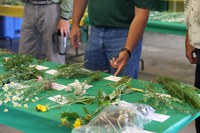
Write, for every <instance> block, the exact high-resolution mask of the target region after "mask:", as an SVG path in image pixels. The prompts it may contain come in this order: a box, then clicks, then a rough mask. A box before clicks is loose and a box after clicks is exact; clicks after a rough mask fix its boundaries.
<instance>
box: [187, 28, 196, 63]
mask: <svg viewBox="0 0 200 133" xmlns="http://www.w3.org/2000/svg"><path fill="white" fill-rule="evenodd" d="M195 51H196V48H194V47H193V46H192V45H191V44H190V42H189V37H188V31H187V33H186V37H185V56H186V58H187V59H188V60H189V62H190V63H191V64H196V63H197V58H196V57H195V56H194V54H195Z"/></svg>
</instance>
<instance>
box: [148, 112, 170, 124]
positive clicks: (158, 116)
mask: <svg viewBox="0 0 200 133" xmlns="http://www.w3.org/2000/svg"><path fill="white" fill-rule="evenodd" d="M151 118H152V120H154V121H158V122H164V121H166V120H167V119H169V118H170V116H169V115H163V114H158V113H152V114H151Z"/></svg>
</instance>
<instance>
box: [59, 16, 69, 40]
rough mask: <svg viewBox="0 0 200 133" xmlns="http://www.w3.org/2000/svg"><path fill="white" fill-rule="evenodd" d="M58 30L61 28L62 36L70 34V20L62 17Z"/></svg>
mask: <svg viewBox="0 0 200 133" xmlns="http://www.w3.org/2000/svg"><path fill="white" fill-rule="evenodd" d="M57 29H58V30H60V34H61V36H69V31H70V24H69V21H68V20H64V19H62V18H61V19H60V20H59V22H58V27H57Z"/></svg>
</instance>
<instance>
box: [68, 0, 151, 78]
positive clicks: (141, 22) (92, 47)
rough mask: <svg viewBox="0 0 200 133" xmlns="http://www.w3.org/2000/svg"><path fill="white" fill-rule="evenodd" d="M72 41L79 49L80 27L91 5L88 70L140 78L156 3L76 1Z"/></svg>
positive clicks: (115, 0)
mask: <svg viewBox="0 0 200 133" xmlns="http://www.w3.org/2000/svg"><path fill="white" fill-rule="evenodd" d="M73 5H74V7H73V16H72V19H73V24H72V29H71V33H70V40H71V44H72V45H73V47H78V45H79V42H80V37H81V32H80V29H79V23H80V20H81V18H82V16H83V13H84V11H85V9H86V7H87V5H88V15H89V20H90V22H91V25H92V26H91V31H90V36H89V39H88V41H87V45H86V49H85V60H86V63H85V67H86V68H88V69H91V70H99V71H104V72H105V71H106V72H108V73H110V74H114V75H121V76H131V77H133V78H137V77H138V70H139V62H140V55H141V49H142V35H143V32H144V29H145V26H146V23H147V20H148V16H149V10H150V9H151V7H152V6H153V0H74V4H73Z"/></svg>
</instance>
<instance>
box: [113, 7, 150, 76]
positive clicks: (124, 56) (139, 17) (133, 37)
mask: <svg viewBox="0 0 200 133" xmlns="http://www.w3.org/2000/svg"><path fill="white" fill-rule="evenodd" d="M148 16H149V10H147V9H141V8H137V7H135V17H134V19H133V20H132V22H131V25H130V28H129V33H128V37H127V40H126V43H125V46H124V47H125V48H127V49H129V50H130V51H132V50H133V49H134V48H135V47H136V45H137V42H138V41H139V39H140V38H141V37H142V34H143V32H144V29H145V26H146V23H147V21H148ZM128 58H129V55H128V53H127V52H126V51H122V52H120V53H119V56H118V58H117V59H114V60H111V61H110V63H111V65H112V66H113V67H114V68H117V71H116V72H115V74H114V75H118V73H119V72H120V71H121V70H122V69H123V67H124V66H125V65H126V63H127V61H128Z"/></svg>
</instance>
